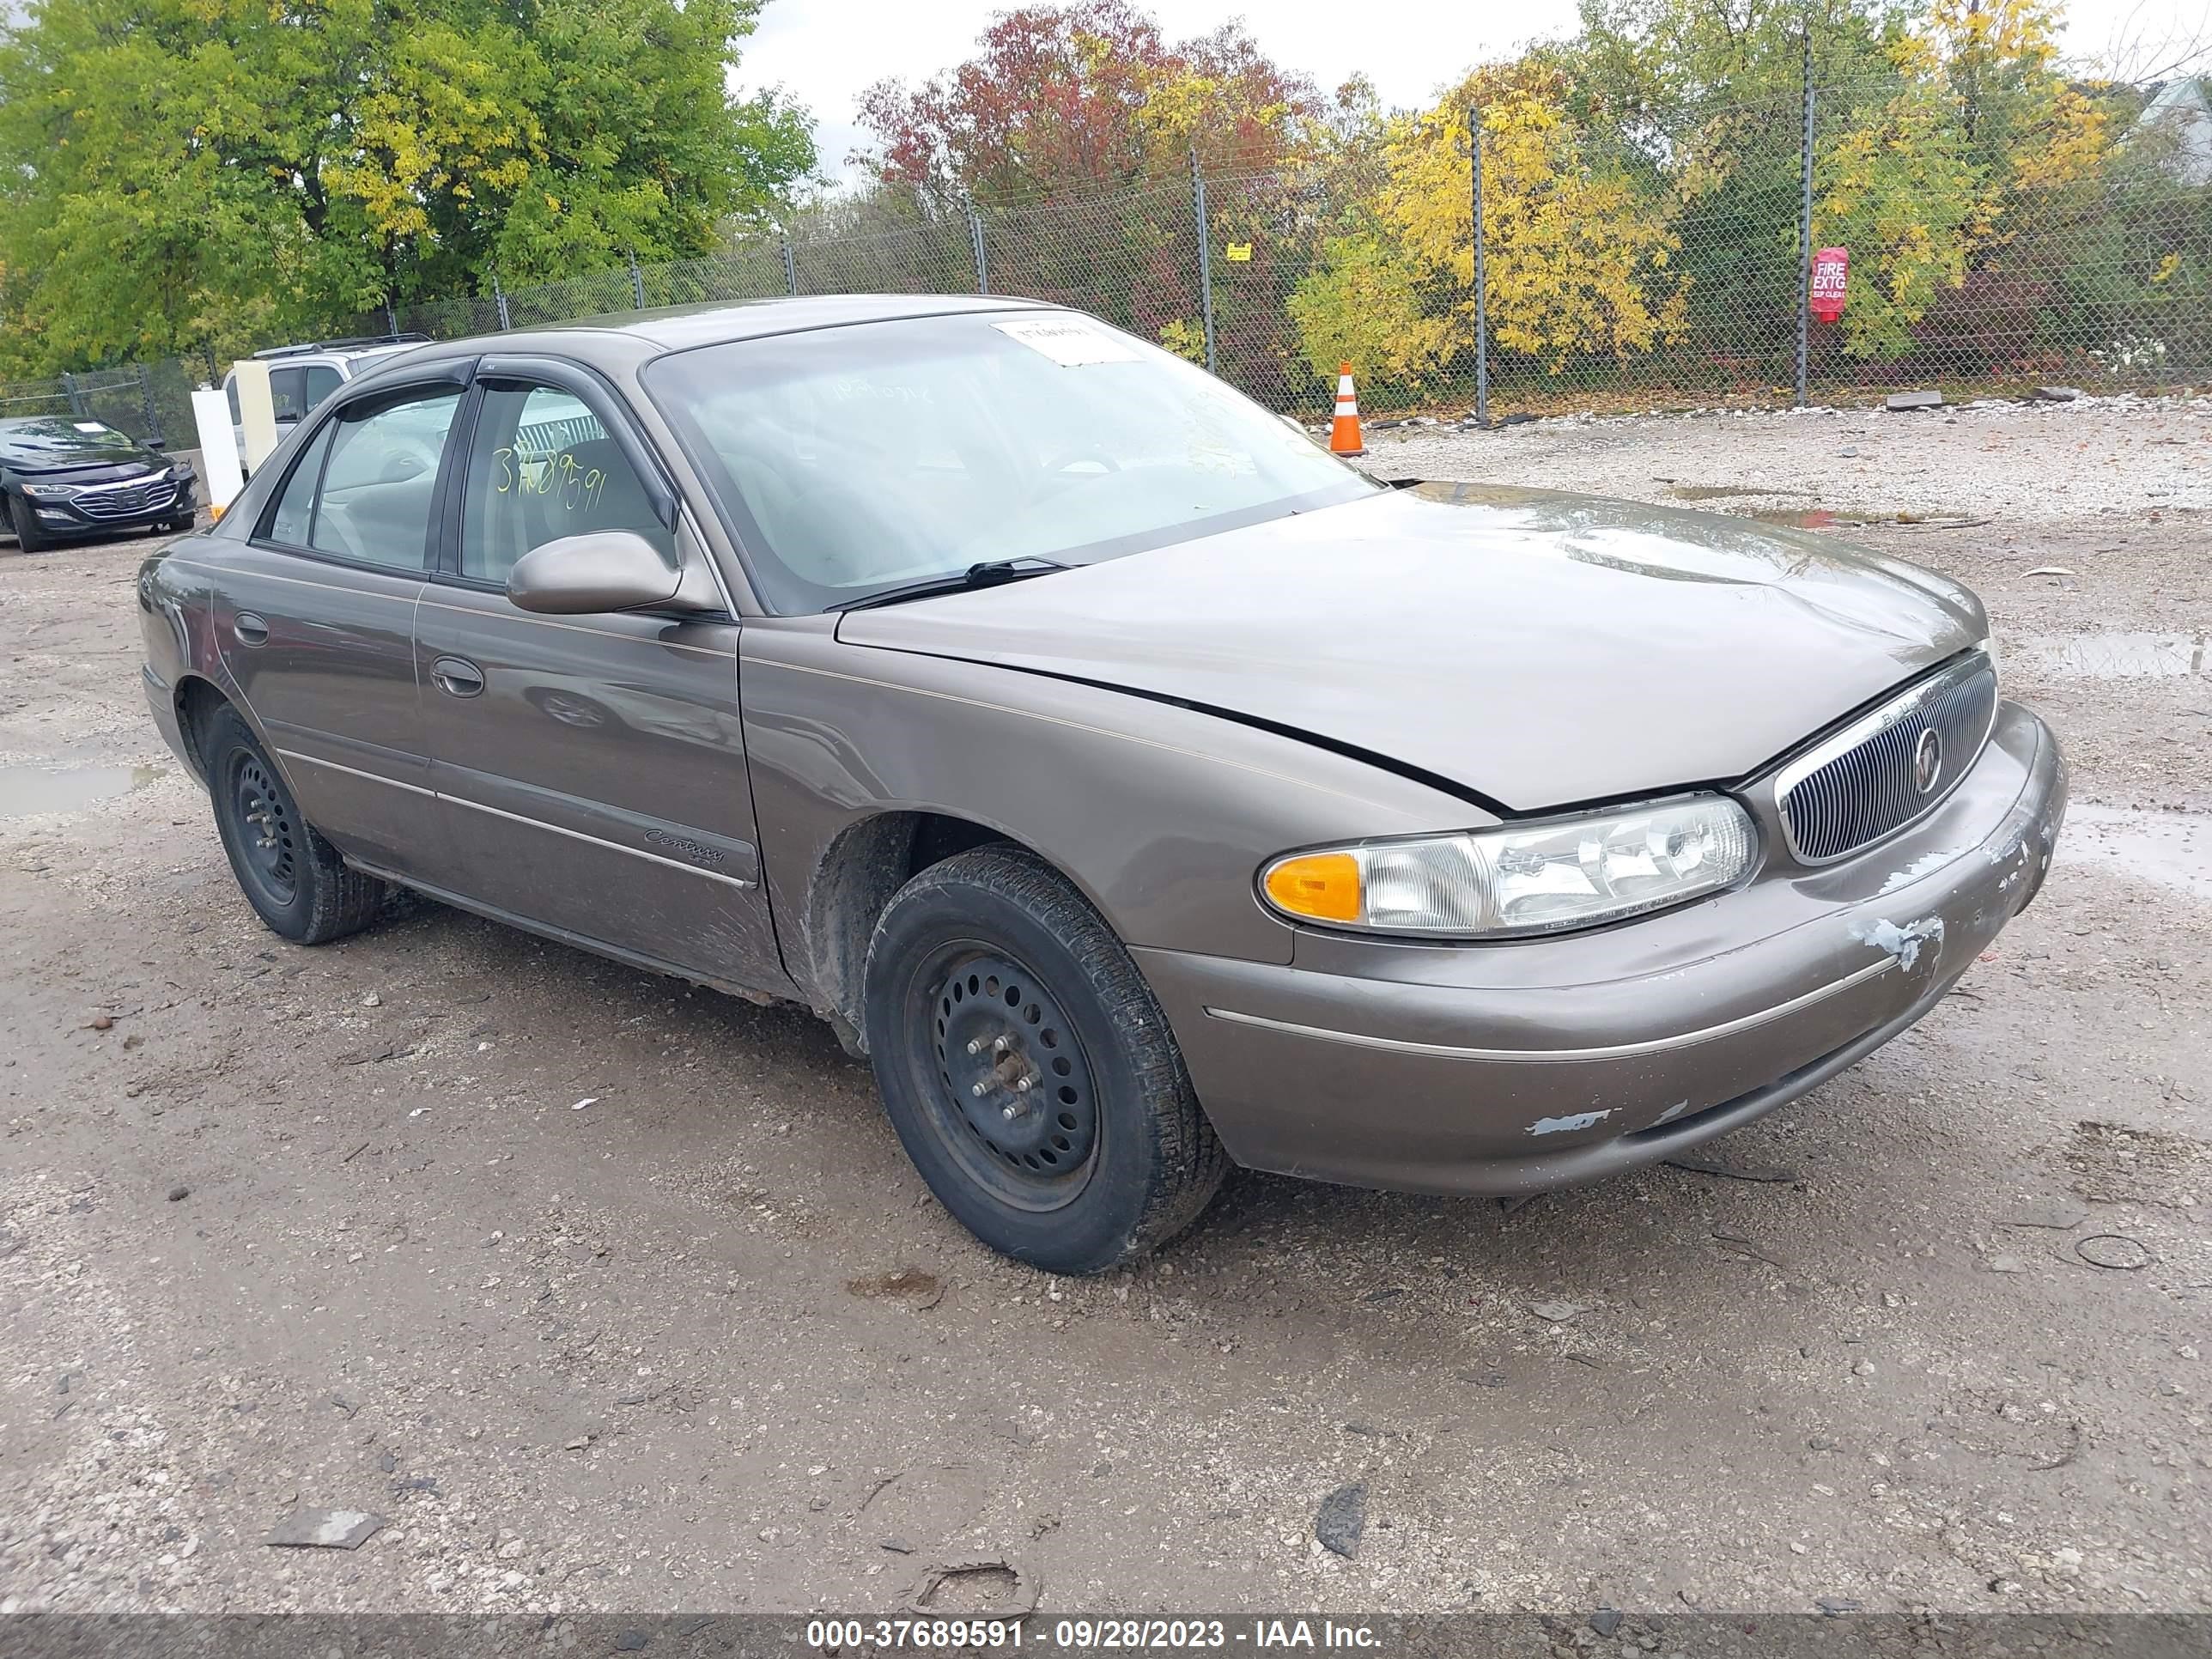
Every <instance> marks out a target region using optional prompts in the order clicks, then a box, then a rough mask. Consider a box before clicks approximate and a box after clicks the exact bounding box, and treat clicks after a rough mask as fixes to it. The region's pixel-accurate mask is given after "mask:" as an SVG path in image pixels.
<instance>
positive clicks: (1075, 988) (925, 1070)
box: [863, 845, 1229, 1274]
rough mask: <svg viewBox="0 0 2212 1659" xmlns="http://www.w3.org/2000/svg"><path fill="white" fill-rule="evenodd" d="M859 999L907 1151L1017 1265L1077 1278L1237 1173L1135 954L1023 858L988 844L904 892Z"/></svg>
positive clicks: (888, 916)
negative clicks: (1230, 1170)
mask: <svg viewBox="0 0 2212 1659" xmlns="http://www.w3.org/2000/svg"><path fill="white" fill-rule="evenodd" d="M971 987H972V988H971ZM863 1001H864V1005H865V1006H864V1018H865V1023H866V1030H867V1036H868V1050H869V1055H870V1058H871V1060H872V1064H873V1066H874V1067H875V1073H876V1084H877V1086H878V1089H880V1090H881V1091H882V1093H883V1097H884V1107H885V1109H886V1110H888V1112H889V1113H890V1120H891V1124H892V1127H894V1128H896V1130H897V1131H898V1137H899V1139H900V1141H901V1143H902V1144H903V1145H904V1146H905V1147H906V1152H907V1156H908V1158H912V1159H913V1160H914V1164H915V1168H916V1169H917V1170H920V1171H921V1177H922V1179H923V1180H924V1181H926V1182H928V1183H929V1188H930V1190H931V1191H932V1192H933V1193H934V1194H936V1195H937V1197H938V1200H939V1202H941V1203H942V1204H943V1205H944V1206H945V1209H946V1210H948V1211H949V1212H951V1214H952V1215H953V1216H954V1217H955V1218H957V1219H958V1220H959V1221H961V1222H962V1223H963V1224H964V1225H966V1226H967V1228H968V1230H969V1231H970V1232H972V1233H974V1234H975V1236H976V1237H978V1238H980V1239H981V1240H982V1241H983V1242H984V1243H986V1244H988V1245H989V1246H990V1247H991V1248H992V1249H994V1250H998V1251H1000V1253H1002V1254H1004V1255H1010V1256H1012V1257H1013V1258H1014V1259H1015V1260H1016V1261H1025V1262H1028V1263H1029V1264H1030V1266H1032V1267H1042V1268H1043V1269H1044V1270H1046V1271H1047V1272H1048V1273H1069V1274H1077V1273H1102V1272H1103V1271H1105V1270H1106V1269H1107V1268H1109V1267H1114V1266H1115V1265H1117V1264H1119V1263H1121V1262H1124V1261H1130V1260H1132V1259H1133V1258H1135V1257H1137V1256H1139V1255H1144V1254H1145V1253H1146V1252H1147V1251H1149V1250H1152V1249H1155V1248H1157V1247H1158V1246H1159V1245H1160V1244H1162V1243H1165V1242H1166V1241H1167V1240H1169V1239H1170V1238H1172V1237H1175V1236H1176V1234H1177V1233H1179V1232H1181V1231H1182V1230H1183V1229H1184V1228H1185V1227H1188V1225H1190V1224H1191V1223H1192V1222H1193V1221H1194V1220H1196V1219H1197V1218H1198V1216H1199V1213H1200V1212H1201V1211H1202V1210H1204V1209H1205V1208H1206V1204H1207V1202H1208V1200H1211V1199H1212V1196H1213V1194H1214V1192H1215V1189H1216V1188H1218V1187H1219V1186H1220V1185H1221V1181H1222V1177H1223V1176H1225V1174H1227V1172H1228V1168H1229V1160H1228V1155H1227V1154H1226V1153H1225V1152H1223V1151H1222V1148H1221V1143H1220V1141H1219V1140H1218V1139H1216V1138H1215V1136H1214V1133H1213V1127H1212V1125H1211V1124H1209V1123H1208V1122H1207V1121H1206V1116H1205V1114H1204V1113H1203V1112H1202V1111H1201V1110H1200V1108H1199V1103H1198V1097H1197V1095H1196V1094H1195V1093H1194V1091H1193V1090H1192V1088H1191V1084H1190V1075H1189V1073H1188V1072H1187V1071H1186V1070H1185V1069H1184V1066H1183V1063H1182V1052H1181V1051H1180V1050H1179V1049H1178V1048H1176V1042H1175V1037H1174V1036H1173V1034H1172V1033H1171V1032H1170V1031H1169V1030H1168V1025H1167V1021H1166V1019H1165V1018H1164V1017H1163V1016H1162V1014H1161V1012H1160V1008H1159V1004H1158V1002H1156V1001H1155V1000H1153V997H1152V990H1151V988H1150V987H1148V986H1146V983H1145V981H1144V978H1143V976H1142V975H1139V973H1138V971H1137V966H1136V963H1133V962H1132V961H1131V960H1130V959H1129V953H1128V952H1127V951H1125V950H1123V949H1122V948H1121V941H1120V940H1119V939H1116V938H1115V936H1114V932H1113V930H1112V929H1111V928H1110V927H1108V926H1107V925H1106V922H1105V921H1104V919H1103V917H1101V916H1100V915H1098V913H1097V911H1096V910H1094V909H1092V908H1091V906H1090V904H1089V903H1088V902H1086V901H1085V899H1084V897H1083V896H1082V895H1081V894H1080V893H1079V892H1077V891H1076V890H1075V889H1074V888H1073V887H1072V886H1070V885H1069V884H1068V883H1067V882H1066V880H1065V879H1064V878H1061V876H1060V874H1059V872H1056V871H1054V869H1052V868H1051V867H1050V866H1048V865H1047V864H1045V863H1044V862H1043V861H1042V860H1040V859H1038V858H1036V857H1035V856H1034V855H1033V854H1029V853H1026V852H1024V851H1022V850H1021V849H1019V848H1012V847H1007V846H1003V845H998V846H987V847H979V848H975V849H973V850H972V851H969V852H966V853H962V854H958V855H957V856H955V857H953V858H950V859H947V860H945V861H944V862H943V863H941V864H936V865H933V866H930V867H929V868H928V869H927V870H925V871H923V872H921V874H920V875H918V876H916V877H915V878H914V879H913V880H912V881H909V882H908V884H906V885H905V886H904V887H902V888H901V889H900V890H899V891H898V892H897V893H896V895H894V896H893V897H892V899H891V902H890V903H889V904H888V905H886V906H885V907H884V913H883V915H882V916H881V918H879V919H878V921H877V923H876V930H875V935H874V937H873V938H872V939H871V940H870V941H869V945H868V963H867V973H866V989H865V992H864V997H863ZM1002 1040H1003V1043H1004V1046H1003V1048H1002V1047H1001V1046H1000V1045H1001V1042H1002ZM1024 1082H1026V1083H1027V1084H1028V1085H1029V1086H1028V1087H1027V1088H1026V1089H1024V1088H1022V1087H1021V1086H1020V1085H1022V1084H1023V1083H1024ZM978 1088H981V1090H982V1091H983V1092H982V1093H981V1095H980V1096H978V1095H977V1094H976V1092H975V1091H976V1090H977V1089H978ZM1009 1111H1012V1112H1013V1113H1014V1114H1015V1115H1014V1116H1012V1117H1011V1118H1010V1117H1008V1116H1007V1113H1008V1112H1009Z"/></svg>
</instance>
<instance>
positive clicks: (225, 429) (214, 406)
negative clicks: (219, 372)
mask: <svg viewBox="0 0 2212 1659" xmlns="http://www.w3.org/2000/svg"><path fill="white" fill-rule="evenodd" d="M192 424H193V425H194V426H196V427H197V428H199V435H200V477H201V478H202V479H203V480H204V482H205V483H206V484H207V498H208V507H209V511H210V514H211V515H212V516H214V517H216V518H221V517H222V510H223V508H225V507H228V506H229V505H230V504H231V502H232V501H235V500H236V499H237V497H238V492H239V491H240V490H241V489H245V488H246V477H245V475H244V474H243V473H242V472H240V471H239V466H238V435H237V434H236V433H235V432H233V431H232V430H231V429H230V399H229V398H226V397H225V396H223V392H222V387H221V386H200V387H198V388H197V389H196V390H195V391H194V392H192Z"/></svg>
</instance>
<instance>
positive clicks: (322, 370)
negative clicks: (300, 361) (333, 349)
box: [307, 363, 345, 410]
mask: <svg viewBox="0 0 2212 1659" xmlns="http://www.w3.org/2000/svg"><path fill="white" fill-rule="evenodd" d="M344 384H345V380H344V378H343V376H342V375H340V374H339V373H338V372H337V370H336V369H335V368H331V366H330V365H329V364H328V363H310V364H308V365H307V407H308V408H309V409H310V410H315V409H320V408H321V407H322V405H323V399H324V398H327V397H329V396H330V395H331V393H332V392H336V391H337V389H338V388H339V387H340V386H343V385H344Z"/></svg>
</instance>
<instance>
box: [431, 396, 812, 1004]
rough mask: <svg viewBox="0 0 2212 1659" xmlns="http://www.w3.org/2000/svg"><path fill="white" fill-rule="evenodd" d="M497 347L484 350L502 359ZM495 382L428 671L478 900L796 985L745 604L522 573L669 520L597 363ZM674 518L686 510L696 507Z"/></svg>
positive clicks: (434, 721)
mask: <svg viewBox="0 0 2212 1659" xmlns="http://www.w3.org/2000/svg"><path fill="white" fill-rule="evenodd" d="M487 368H489V364H488V365H487ZM561 378H562V380H563V381H564V382H565V383H564V384H553V383H548V382H547V381H546V380H543V379H533V380H524V379H513V380H501V379H490V378H487V379H485V380H483V381H482V382H480V385H481V391H480V392H479V394H478V397H479V401H478V404H477V409H476V411H475V417H474V425H473V431H472V434H471V437H470V438H469V440H468V441H467V446H466V447H467V457H466V471H465V473H464V474H463V476H462V478H461V481H460V485H461V487H460V489H459V492H458V495H459V520H458V524H457V525H456V526H454V528H453V533H452V536H451V538H450V548H449V551H448V555H447V558H446V559H445V560H442V561H441V564H443V565H444V566H445V567H446V568H441V570H440V571H439V572H438V573H437V574H436V575H435V579H434V580H433V583H432V585H431V586H430V587H429V589H428V591H427V592H425V593H424V594H423V596H422V602H421V605H420V606H419V608H418V611H417V620H416V629H415V649H416V671H417V673H418V674H419V675H420V677H421V679H422V686H423V698H424V720H425V731H426V737H427V741H428V748H429V751H430V754H431V757H432V762H433V766H432V770H433V774H434V777H435V788H436V790H437V793H438V794H439V796H440V798H441V799H440V805H441V811H442V812H443V814H444V816H445V819H446V823H447V833H448V835H449V836H450V837H451V839H452V841H453V845H454V847H455V848H456V853H457V860H456V870H457V881H456V885H457V886H458V888H459V892H460V894H461V896H465V897H467V898H471V899H473V900H475V901H477V902H480V903H483V904H489V905H491V906H494V907H495V908H498V909H500V910H501V911H504V912H507V913H508V914H510V915H513V916H515V917H517V918H518V919H520V920H523V921H530V922H533V923H535V924H537V925H538V926H540V927H549V928H551V929H554V930H556V931H558V932H560V933H566V934H568V935H571V936H573V937H574V938H576V939H579V940H580V941H586V942H590V943H592V944H597V945H611V946H612V947H614V948H615V949H616V950H617V951H622V952H625V953H628V954H630V955H632V956H634V957H638V958H640V959H642V960H644V961H647V962H649V963H653V964H654V965H657V966H663V967H670V968H674V969H679V970H681V971H683V972H685V973H688V974H691V975H696V976H697V977H699V978H701V979H702V980H708V981H718V982H721V983H724V984H734V985H740V986H753V987H774V988H783V987H785V986H786V985H787V981H786V979H785V976H784V975H783V970H782V968H781V962H780V959H779V958H778V957H777V954H776V950H775V937H774V933H773V932H772V930H771V927H770V925H769V913H768V902H767V898H766V896H765V893H764V891H763V888H762V885H761V871H760V857H759V853H758V849H757V845H756V836H755V832H754V827H753V814H752V798H751V792H750V788H749V787H748V785H747V781H746V777H745V758H744V738H743V732H742V728H741V726H740V725H739V722H738V625H737V623H736V620H735V618H734V617H730V616H728V615H726V614H722V615H706V616H702V615H700V614H697V613H685V614H678V613H674V612H671V613H668V614H659V615H654V614H644V613H640V612H634V611H632V612H617V613H610V614H606V615H599V616H580V617H548V616H540V615H535V614H532V613H531V612H528V611H522V610H520V609H519V608H518V607H516V606H515V605H513V603H511V602H510V601H509V600H508V599H507V593H506V581H507V572H508V571H509V570H510V569H512V568H513V565H514V563H515V562H516V561H517V560H518V559H520V557H521V556H523V555H524V554H526V553H527V552H529V551H530V550H532V549H533V548H535V547H538V546H539V545H541V544H544V543H546V542H549V541H553V540H556V539H558V538H562V537H564V536H574V535H580V534H585V533H587V532H592V531H595V530H629V531H634V532H636V533H638V534H639V535H641V536H644V537H645V538H647V539H648V540H650V541H652V542H653V544H654V545H655V546H656V547H658V548H659V549H660V550H661V551H662V553H663V555H664V556H665V557H667V558H668V559H669V560H670V561H671V563H678V564H681V563H683V562H696V574H697V575H698V576H699V577H700V578H701V579H702V580H703V581H705V582H707V583H708V584H709V586H708V587H707V588H706V589H705V590H704V591H708V592H714V591H717V590H715V589H714V588H713V586H711V584H712V576H711V574H710V573H709V571H708V568H707V566H706V558H707V555H706V553H705V550H703V549H702V548H700V547H698V546H697V545H696V544H695V543H694V542H693V540H692V538H691V537H690V535H689V533H688V532H680V531H679V530H678V529H675V528H671V526H670V525H668V524H666V523H665V522H663V519H662V509H661V508H660V507H659V505H658V504H657V501H656V495H655V492H653V491H651V490H648V489H647V488H646V485H645V483H644V480H643V479H642V478H641V477H640V473H639V470H638V467H637V465H635V463H634V461H633V459H632V456H633V455H635V454H638V453H641V451H640V450H638V449H637V447H636V441H635V438H634V435H629V434H628V433H626V434H625V435H626V436H631V438H632V441H631V444H630V446H629V449H628V452H627V453H626V449H625V446H624V445H623V443H620V442H617V441H616V440H615V439H614V438H613V437H611V436H610V435H609V434H610V428H611V425H612V424H613V423H614V422H618V421H620V420H622V419H623V416H622V415H621V412H620V410H619V409H618V408H617V406H616V405H615V404H614V403H613V401H612V399H611V397H610V395H609V394H608V393H606V392H605V389H604V388H602V387H600V386H598V385H597V383H596V382H594V381H592V380H589V379H588V377H586V376H584V375H582V374H580V373H579V374H574V375H566V374H564V375H562V377H561ZM668 516H671V517H674V518H677V519H678V520H679V522H680V518H681V514H680V509H678V510H677V511H675V512H672V513H670V514H669V515H668Z"/></svg>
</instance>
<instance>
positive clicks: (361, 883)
mask: <svg viewBox="0 0 2212 1659" xmlns="http://www.w3.org/2000/svg"><path fill="white" fill-rule="evenodd" d="M199 750H200V754H201V755H202V757H204V760H205V762H206V764H207V779H208V793H209V794H210V796H212V797H213V798H214V801H215V823H216V832H217V833H218V834H220V835H221V836H222V850H223V851H224V853H226V854H228V856H229V859H230V872H231V874H232V875H234V876H235V877H236V878H238V885H239V890H240V891H241V892H243V893H244V894H245V895H246V902H247V903H248V904H250V905H252V907H253V913H254V915H258V916H259V917H260V918H261V920H262V921H263V922H264V923H265V924H266V925H267V927H268V928H269V930H270V932H271V933H276V934H278V935H279V936H281V937H283V938H284V939H290V940H291V941H292V942H293V943H294V944H295V945H325V944H328V943H329V942H330V941H331V939H343V938H344V937H345V936H346V935H347V934H348V933H359V932H360V931H361V930H362V928H364V927H368V924H369V923H370V922H372V921H375V920H376V915H377V912H378V910H379V909H380V908H382V906H383V903H384V897H385V891H386V889H385V884H383V883H382V882H380V881H379V880H377V879H376V878H374V876H365V875H363V874H362V873H361V872H360V871H358V870H354V869H350V868H349V867H348V866H347V865H346V863H345V861H344V860H343V859H341V858H340V857H339V856H338V851H337V848H335V847H333V846H331V844H330V842H327V841H325V840H324V839H323V837H322V836H320V835H319V834H317V833H316V830H315V828H314V826H313V824H311V823H308V822H307V819H306V818H304V817H301V815H300V804H299V803H298V802H297V801H295V800H294V799H292V792H291V790H290V789H289V787H286V785H285V782H284V779H283V775H282V774H280V773H279V772H278V771H277V770H276V766H275V765H274V764H273V763H271V762H270V758H269V757H268V755H267V754H266V753H265V752H264V750H263V749H262V747H261V744H259V743H258V741H256V739H255V738H254V736H253V733H252V731H251V730H249V729H248V728H247V726H246V722H245V721H244V720H240V718H239V717H238V714H237V712H236V711H235V710H234V709H230V708H222V709H219V710H217V711H216V713H215V714H214V715H213V717H212V718H210V720H209V721H208V723H207V727H206V729H205V730H204V732H202V733H201V734H200V739H199Z"/></svg>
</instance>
